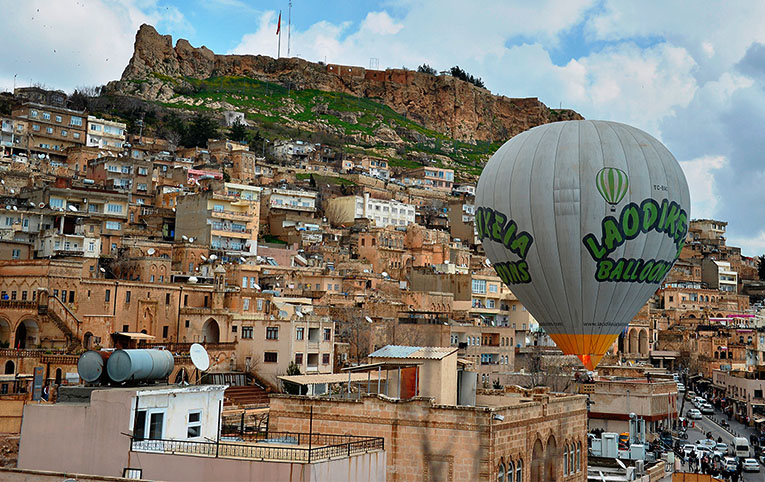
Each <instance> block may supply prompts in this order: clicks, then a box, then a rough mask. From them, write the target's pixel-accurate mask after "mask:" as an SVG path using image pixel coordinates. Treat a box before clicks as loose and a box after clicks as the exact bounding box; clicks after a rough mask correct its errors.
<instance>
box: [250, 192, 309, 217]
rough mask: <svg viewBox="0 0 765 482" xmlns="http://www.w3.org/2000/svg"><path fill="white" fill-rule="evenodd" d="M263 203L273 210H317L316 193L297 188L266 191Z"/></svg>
mask: <svg viewBox="0 0 765 482" xmlns="http://www.w3.org/2000/svg"><path fill="white" fill-rule="evenodd" d="M263 205H264V207H267V208H268V209H269V210H270V211H271V212H273V211H276V212H295V213H300V214H311V215H312V214H313V213H314V212H315V211H316V193H315V192H313V191H303V190H297V189H282V188H273V189H270V190H267V191H265V192H264V197H263Z"/></svg>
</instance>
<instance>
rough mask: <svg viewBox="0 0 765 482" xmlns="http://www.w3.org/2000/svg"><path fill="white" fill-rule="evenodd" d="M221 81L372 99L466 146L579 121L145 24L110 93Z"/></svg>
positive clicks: (521, 103)
mask: <svg viewBox="0 0 765 482" xmlns="http://www.w3.org/2000/svg"><path fill="white" fill-rule="evenodd" d="M224 76H226V77H246V78H251V79H257V80H260V81H266V82H273V83H278V84H280V85H283V86H285V87H289V88H291V89H297V90H303V89H317V90H322V91H327V92H342V93H345V94H349V95H353V96H356V97H360V98H367V99H372V100H375V101H378V102H380V103H383V104H385V105H387V106H388V107H390V108H391V109H393V110H394V111H395V112H397V113H399V114H402V115H404V116H406V117H407V118H408V119H411V120H412V121H414V122H416V123H418V124H420V125H422V126H424V127H426V128H428V129H432V130H434V131H437V132H440V133H442V134H444V135H446V136H448V137H451V138H453V139H458V140H462V141H467V142H475V141H494V142H496V141H502V140H506V139H508V138H510V137H512V136H514V135H516V134H518V133H519V132H522V131H524V130H527V129H529V128H531V127H534V126H537V125H540V124H545V123H548V122H555V121H560V120H570V119H581V118H582V117H581V116H580V115H579V114H577V113H576V112H574V111H572V110H568V109H563V110H552V109H549V108H548V107H547V106H546V105H544V104H543V103H542V102H540V101H539V100H538V99H536V98H525V99H514V98H508V97H505V96H497V95H493V94H492V93H491V92H489V91H488V90H486V89H482V88H479V87H476V86H475V85H473V84H471V83H468V82H464V81H462V80H459V79H456V78H454V77H451V76H449V75H438V76H436V75H430V74H425V73H418V72H415V71H411V70H405V69H387V70H384V71H380V70H368V69H364V68H362V67H353V66H343V65H335V64H329V65H323V64H320V63H313V62H309V61H306V60H303V59H299V58H280V59H274V58H272V57H268V56H264V55H217V54H215V53H213V52H212V51H211V50H210V49H208V48H206V47H204V46H203V47H193V46H191V44H189V42H188V41H187V40H184V39H179V40H178V41H177V43H176V44H175V47H173V40H172V37H171V36H170V35H160V34H159V33H157V31H156V30H155V29H154V27H152V26H150V25H142V26H141V28H140V29H139V30H138V33H137V34H136V39H135V49H134V52H133V57H132V58H131V59H130V62H129V63H128V65H127V67H126V68H125V71H124V72H123V73H122V78H121V80H119V81H116V82H111V83H110V84H109V85H108V86H107V91H109V92H111V93H118V94H123V95H130V96H136V97H140V98H143V99H146V100H151V101H162V102H172V101H173V99H174V98H175V97H177V96H178V95H179V92H184V91H185V90H186V89H189V88H192V87H193V84H194V82H193V81H194V80H204V79H209V78H213V77H224Z"/></svg>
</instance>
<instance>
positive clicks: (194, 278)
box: [189, 276, 199, 283]
mask: <svg viewBox="0 0 765 482" xmlns="http://www.w3.org/2000/svg"><path fill="white" fill-rule="evenodd" d="M197 281H199V278H197V277H196V276H189V283H196V282H197Z"/></svg>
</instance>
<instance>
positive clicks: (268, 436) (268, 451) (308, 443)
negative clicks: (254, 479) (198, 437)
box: [130, 432, 385, 463]
mask: <svg viewBox="0 0 765 482" xmlns="http://www.w3.org/2000/svg"><path fill="white" fill-rule="evenodd" d="M240 439H241V440H240ZM384 448H385V439H383V438H382V437H363V436H354V435H328V434H307V433H295V432H258V433H251V434H246V435H245V437H238V438H237V440H232V441H221V442H194V441H189V440H164V439H151V440H150V439H136V438H133V439H131V445H130V449H131V451H133V452H155V453H161V454H184V455H199V456H205V457H223V458H245V459H251V460H268V461H285V462H299V463H311V462H320V461H324V460H330V459H336V458H343V457H352V456H354V455H359V454H364V453H368V452H374V451H378V450H383V449H384Z"/></svg>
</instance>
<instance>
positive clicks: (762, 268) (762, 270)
mask: <svg viewBox="0 0 765 482" xmlns="http://www.w3.org/2000/svg"><path fill="white" fill-rule="evenodd" d="M757 261H758V264H759V266H758V268H757V274H758V275H759V278H760V280H762V281H765V254H763V255H762V256H759V257H758V258H757Z"/></svg>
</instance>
